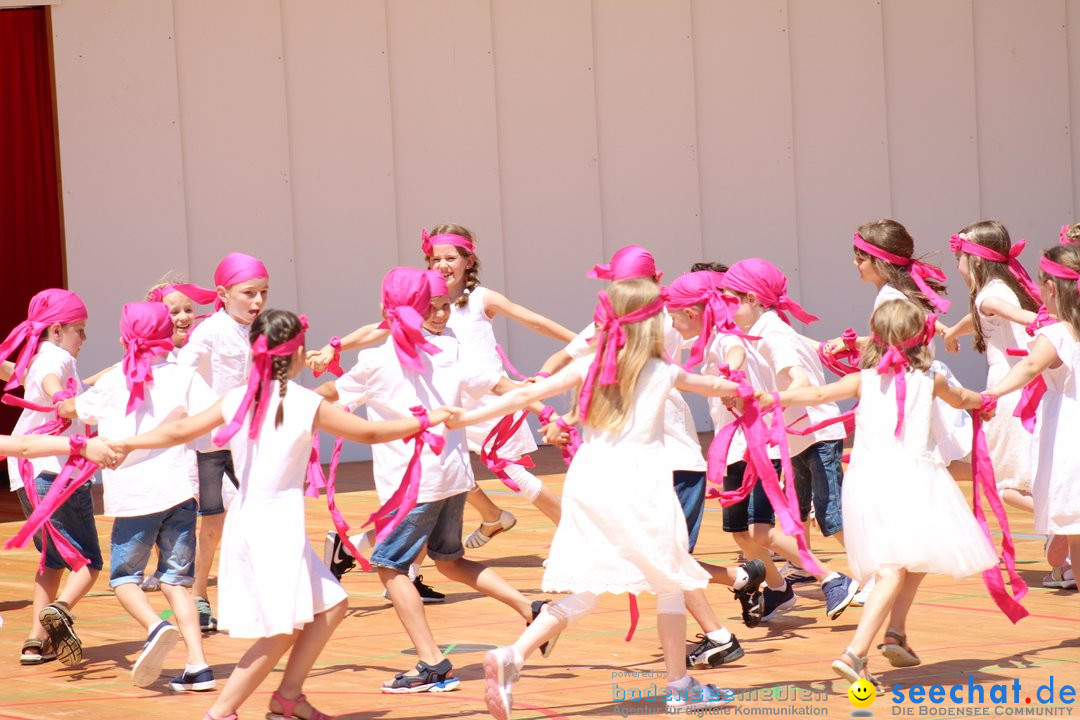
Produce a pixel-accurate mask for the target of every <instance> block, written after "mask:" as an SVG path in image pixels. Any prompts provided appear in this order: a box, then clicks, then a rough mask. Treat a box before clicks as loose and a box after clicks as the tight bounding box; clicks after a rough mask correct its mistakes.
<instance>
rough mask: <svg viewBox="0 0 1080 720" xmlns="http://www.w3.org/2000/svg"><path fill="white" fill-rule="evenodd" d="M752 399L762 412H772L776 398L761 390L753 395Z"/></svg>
mask: <svg viewBox="0 0 1080 720" xmlns="http://www.w3.org/2000/svg"><path fill="white" fill-rule="evenodd" d="M754 399H755V400H757V404H758V407H759V408H761V410H762V412H764V411H766V410H772V409H773V408H774V407H775V406H776V398H774V397H773V394H772V393H767V392H765V391H763V390H758V391H757V392H756V393H754Z"/></svg>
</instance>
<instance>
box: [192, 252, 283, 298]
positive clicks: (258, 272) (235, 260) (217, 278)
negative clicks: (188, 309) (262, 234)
mask: <svg viewBox="0 0 1080 720" xmlns="http://www.w3.org/2000/svg"><path fill="white" fill-rule="evenodd" d="M269 277H270V273H269V272H268V271H267V269H266V266H265V265H263V264H262V261H261V260H259V259H258V258H255V257H252V256H251V255H245V254H244V253H239V252H232V253H229V254H228V255H226V256H225V257H224V258H222V259H221V262H219V263H218V266H217V268H216V269H215V270H214V285H216V286H220V287H224V288H228V287H231V286H233V285H235V284H237V283H242V282H247V281H248V280H255V279H257V278H269ZM195 287H198V286H195ZM199 289H200V290H201V289H202V288H199ZM188 297H191V296H190V295H189V296H188ZM191 299H192V300H194V299H195V298H194V297H192V298H191ZM223 307H225V303H224V302H223V301H222V300H221V298H220V297H219V296H218V295H217V292H216V291H215V293H214V309H215V310H220V309H222V308H223Z"/></svg>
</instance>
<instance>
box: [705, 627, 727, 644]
mask: <svg viewBox="0 0 1080 720" xmlns="http://www.w3.org/2000/svg"><path fill="white" fill-rule="evenodd" d="M706 637H708V638H709V639H710V640H712V641H713V642H718V643H720V644H721V645H723V644H725V643H729V642H731V632H730V631H729V630H728V629H727V628H726V627H722V628H720V629H719V630H713V631H712V632H711V633H706Z"/></svg>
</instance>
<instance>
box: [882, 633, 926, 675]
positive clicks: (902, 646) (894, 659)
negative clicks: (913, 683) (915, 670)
mask: <svg viewBox="0 0 1080 720" xmlns="http://www.w3.org/2000/svg"><path fill="white" fill-rule="evenodd" d="M885 637H886V638H892V639H893V640H895V641H896V642H894V643H882V644H881V645H878V646H877V647H878V650H880V651H881V654H882V655H884V656H885V658H886V659H887V660H888V661H889V664H890V665H892V666H893V667H898V668H906V667H915V666H916V665H920V664H922V660H920V659H919V656H918V655H916V654H915V651H914V650H912V649H911V646H910V645H908V644H907V636H906V635H905V634H904V633H902V632H899V631H897V630H886V631H885Z"/></svg>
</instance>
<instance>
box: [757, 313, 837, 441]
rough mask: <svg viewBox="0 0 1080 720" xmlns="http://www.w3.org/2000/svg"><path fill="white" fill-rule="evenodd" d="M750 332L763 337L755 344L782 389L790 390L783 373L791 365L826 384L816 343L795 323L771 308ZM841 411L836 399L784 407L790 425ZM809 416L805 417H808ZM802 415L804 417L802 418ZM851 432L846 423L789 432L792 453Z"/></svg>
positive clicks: (812, 421) (802, 424)
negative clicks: (803, 432)
mask: <svg viewBox="0 0 1080 720" xmlns="http://www.w3.org/2000/svg"><path fill="white" fill-rule="evenodd" d="M747 335H753V336H755V337H759V338H761V339H760V340H755V341H754V347H755V348H756V349H757V351H758V352H759V353H761V357H762V358H764V359H765V362H766V363H767V364H768V367H769V370H770V372H771V373H772V376H773V380H774V382H775V383H776V386H777V389H778V390H786V389H787V385H788V384H789V383H786V382H781V381H780V379H779V376H780V373H782V372H783V371H784V370H787V369H788V368H794V367H801V368H802V369H803V371H804V372H805V373H806V377H807V379H809V381H810V384H811V385H814V386H820V385H824V384H825V370H824V368H822V366H821V360H819V359H818V356H817V352H816V350H815V347H816V345H815V344H814V343H813V342H812V341H811V342H808V339H807V338H804V337H803V336H802V335H800V334H799V333H798V332H796V331H795V329H794V328H793V327H791V326H790V325H788V324H787V323H786V322H784V321H783V320H781V319H780V316H779V315H777V314H776V313H775V312H774V311H772V310H767V311H765V313H764V314H763V315H762V316H761V317H760V318H758V321H757V322H756V323H754V326H753V327H752V328H750V330H749V331H748V332H747ZM839 414H840V408H838V407H837V406H836V403H824V404H822V405H817V406H814V407H798V406H792V407H789V408H786V409H785V410H784V421H785V422H786V423H787V424H788V426H792V424H793V423H794V427H796V428H799V427H806V426H808V425H815V424H817V423H819V422H821V421H822V420H828V419H829V418H834V417H836V416H837V415H839ZM804 416H805V417H804ZM800 418H801V419H800ZM796 420H798V422H796ZM846 436H847V432H846V431H845V430H844V426H843V424H842V423H837V424H835V425H830V426H829V427H826V428H824V429H822V430H818V431H817V432H816V433H813V434H811V435H806V436H799V435H790V434H789V435H788V448H789V449H790V451H791V454H792V455H798V454H799V453H801V452H802V451H803V450H805V449H806V448H808V447H810V446H811V445H813V444H815V443H819V442H824V441H826V440H842V439H844V438H845V437H846Z"/></svg>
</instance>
